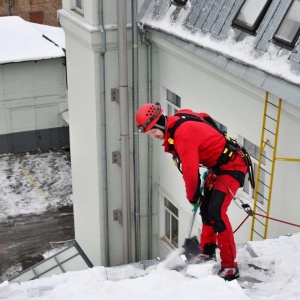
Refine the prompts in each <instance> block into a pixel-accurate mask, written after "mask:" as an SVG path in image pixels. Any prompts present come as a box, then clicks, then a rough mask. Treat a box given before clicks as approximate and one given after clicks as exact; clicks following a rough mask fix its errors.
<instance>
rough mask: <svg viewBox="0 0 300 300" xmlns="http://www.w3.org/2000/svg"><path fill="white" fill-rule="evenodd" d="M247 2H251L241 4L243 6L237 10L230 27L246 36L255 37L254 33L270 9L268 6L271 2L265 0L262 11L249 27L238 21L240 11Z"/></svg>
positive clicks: (270, 0)
mask: <svg viewBox="0 0 300 300" xmlns="http://www.w3.org/2000/svg"><path fill="white" fill-rule="evenodd" d="M247 1H251V0H246V1H245V2H244V3H243V5H242V6H241V8H240V9H239V11H238V12H237V14H236V15H235V17H234V19H233V21H232V27H234V28H237V29H239V30H241V31H244V32H246V33H248V34H251V35H256V31H257V29H258V27H259V25H260V24H261V22H262V20H263V18H264V16H265V15H266V13H267V11H268V8H269V7H270V5H271V3H272V0H265V1H266V3H265V5H264V7H263V9H262V10H261V11H260V13H259V14H258V16H257V17H256V20H255V21H254V22H253V25H252V26H251V27H250V26H248V25H247V24H246V23H245V22H243V21H241V20H239V19H238V16H239V14H240V12H241V10H242V9H243V7H244V5H245V4H246V3H247Z"/></svg>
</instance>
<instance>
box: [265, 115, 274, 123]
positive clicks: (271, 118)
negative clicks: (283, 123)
mask: <svg viewBox="0 0 300 300" xmlns="http://www.w3.org/2000/svg"><path fill="white" fill-rule="evenodd" d="M265 116H266V117H267V118H269V119H270V120H272V121H274V122H277V120H276V119H274V118H273V117H271V116H268V115H265Z"/></svg>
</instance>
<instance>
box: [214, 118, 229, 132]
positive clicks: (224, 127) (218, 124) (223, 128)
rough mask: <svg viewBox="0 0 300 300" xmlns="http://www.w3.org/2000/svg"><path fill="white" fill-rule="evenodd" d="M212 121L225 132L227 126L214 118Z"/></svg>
mask: <svg viewBox="0 0 300 300" xmlns="http://www.w3.org/2000/svg"><path fill="white" fill-rule="evenodd" d="M214 121H215V123H216V124H217V126H218V128H219V130H220V131H222V132H224V133H225V134H226V133H227V127H226V126H225V125H223V124H221V123H220V122H218V121H216V120H215V119H214Z"/></svg>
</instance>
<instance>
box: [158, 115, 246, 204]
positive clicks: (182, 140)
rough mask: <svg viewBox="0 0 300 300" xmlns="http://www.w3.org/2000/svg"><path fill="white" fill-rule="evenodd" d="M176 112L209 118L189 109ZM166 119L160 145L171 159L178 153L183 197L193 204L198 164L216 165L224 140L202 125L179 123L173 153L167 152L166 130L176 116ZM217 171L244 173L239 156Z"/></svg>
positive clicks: (173, 123) (168, 146) (168, 136)
mask: <svg viewBox="0 0 300 300" xmlns="http://www.w3.org/2000/svg"><path fill="white" fill-rule="evenodd" d="M180 112H182V113H188V114H193V115H196V116H200V117H202V118H204V117H209V115H207V114H205V113H195V112H193V111H191V110H180ZM166 118H167V125H166V131H165V136H164V144H163V146H164V148H165V152H169V153H171V154H172V155H174V156H177V155H176V154H178V156H179V159H180V161H181V168H182V173H183V179H184V182H185V187H186V197H187V199H188V200H189V201H195V200H197V199H196V198H195V195H197V191H198V190H199V164H201V165H203V166H205V167H207V168H211V167H214V166H216V164H217V159H218V158H219V157H220V155H221V154H222V152H223V150H224V148H225V144H226V140H225V137H224V136H223V135H222V134H221V133H220V132H218V131H217V130H216V129H214V128H213V127H211V126H210V125H209V124H206V123H205V122H198V121H191V120H189V121H186V122H184V123H182V124H181V125H180V126H179V127H178V128H177V129H176V131H175V135H174V147H175V150H176V152H177V153H176V152H175V151H172V150H171V149H170V144H169V143H168V139H169V138H170V133H169V131H168V129H169V128H172V127H173V126H174V125H175V123H176V122H177V120H179V118H180V117H178V116H176V115H175V116H166ZM220 169H221V170H240V171H242V172H244V173H246V170H247V166H246V164H245V162H244V159H243V158H242V157H241V156H240V155H236V156H234V157H233V158H232V159H231V160H230V161H229V163H227V164H226V165H222V166H221V167H220Z"/></svg>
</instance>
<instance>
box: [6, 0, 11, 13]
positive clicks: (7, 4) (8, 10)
mask: <svg viewBox="0 0 300 300" xmlns="http://www.w3.org/2000/svg"><path fill="white" fill-rule="evenodd" d="M6 14H7V15H8V16H9V15H10V5H9V0H6Z"/></svg>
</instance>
